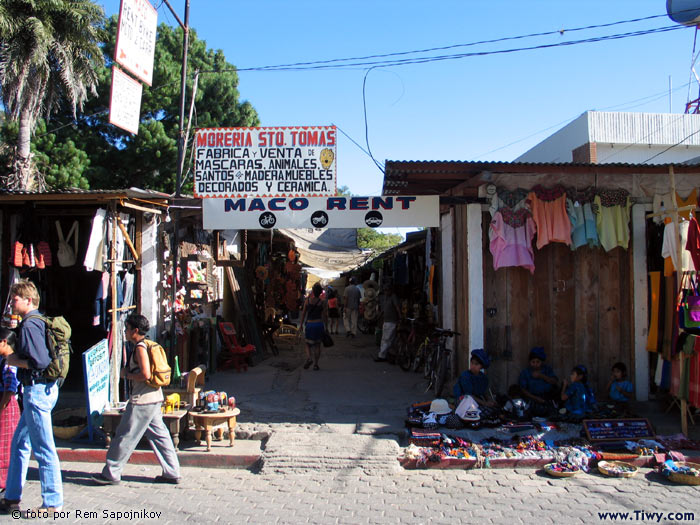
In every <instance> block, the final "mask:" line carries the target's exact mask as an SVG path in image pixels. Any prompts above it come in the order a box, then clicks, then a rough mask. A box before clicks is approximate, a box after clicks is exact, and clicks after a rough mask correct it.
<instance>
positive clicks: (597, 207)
mask: <svg viewBox="0 0 700 525" xmlns="http://www.w3.org/2000/svg"><path fill="white" fill-rule="evenodd" d="M631 206H632V202H631V201H630V198H629V193H628V192H627V191H626V190H621V189H620V190H600V191H599V192H598V195H596V196H595V199H594V200H593V212H594V213H595V214H596V228H597V230H598V238H599V239H600V244H601V246H602V247H603V249H604V250H605V251H606V252H609V251H610V250H612V249H613V248H616V247H618V246H622V247H623V248H624V249H625V250H626V249H627V247H628V246H629V242H630V228H629V222H630V207H631Z"/></svg>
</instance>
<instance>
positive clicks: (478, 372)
mask: <svg viewBox="0 0 700 525" xmlns="http://www.w3.org/2000/svg"><path fill="white" fill-rule="evenodd" d="M490 363H491V360H490V359H489V356H488V354H487V353H486V351H485V350H484V349H483V348H477V349H476V350H472V357H471V359H470V361H469V370H465V371H464V372H462V375H460V376H459V379H458V380H457V383H455V386H454V388H453V389H452V393H453V394H454V397H455V401H459V400H460V399H461V398H462V397H464V396H472V397H473V398H474V400H475V401H476V402H477V403H479V404H480V405H484V406H488V407H495V406H497V404H496V402H495V401H494V400H493V399H491V396H490V395H489V378H488V377H486V372H485V370H486V369H487V368H488V367H489V364H490Z"/></svg>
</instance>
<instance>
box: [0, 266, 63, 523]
mask: <svg viewBox="0 0 700 525" xmlns="http://www.w3.org/2000/svg"><path fill="white" fill-rule="evenodd" d="M10 298H11V299H10V300H11V305H12V313H14V314H18V315H20V316H21V317H22V323H21V324H20V326H19V341H18V344H17V348H16V352H15V353H14V354H11V355H9V356H8V357H7V363H8V364H9V365H11V366H15V367H17V379H18V380H19V382H20V383H22V386H23V387H24V396H23V399H24V407H23V411H22V415H21V417H20V419H19V423H18V424H17V428H16V429H15V433H14V436H13V437H12V448H11V450H10V467H9V469H8V472H7V486H6V489H5V497H4V498H3V499H2V500H0V513H2V514H10V513H13V512H16V511H18V510H19V504H20V500H21V499H22V488H23V486H24V482H25V479H26V476H27V468H28V466H29V458H30V455H31V453H32V452H33V453H34V457H35V458H36V460H37V462H38V463H39V480H40V482H41V497H42V505H41V507H39V509H37V510H39V511H40V512H41V513H45V512H58V511H60V510H61V509H62V507H63V482H62V480H61V465H60V463H59V460H58V454H57V453H56V444H55V443H54V439H53V426H52V423H51V411H52V410H53V407H54V406H55V405H56V401H57V400H58V389H59V384H58V382H57V380H56V379H57V378H56V377H45V376H44V370H45V369H47V368H48V367H49V365H50V364H52V359H51V353H50V351H49V347H48V342H47V323H46V321H45V320H44V319H46V318H44V317H43V316H41V315H40V314H39V312H38V308H39V291H38V290H37V289H36V286H35V285H34V283H32V282H31V281H29V280H26V279H23V280H21V281H19V282H16V283H15V284H13V285H12V286H11V287H10Z"/></svg>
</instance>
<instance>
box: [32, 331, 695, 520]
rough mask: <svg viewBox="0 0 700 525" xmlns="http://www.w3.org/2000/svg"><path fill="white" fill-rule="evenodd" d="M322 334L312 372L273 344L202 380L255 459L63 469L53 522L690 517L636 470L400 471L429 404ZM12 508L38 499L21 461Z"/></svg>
mask: <svg viewBox="0 0 700 525" xmlns="http://www.w3.org/2000/svg"><path fill="white" fill-rule="evenodd" d="M336 339H337V344H336V346H334V347H332V348H331V349H326V350H325V351H324V358H323V359H322V360H321V370H319V371H312V370H303V368H302V364H303V362H304V357H303V353H302V351H301V349H300V348H283V349H281V352H280V355H279V356H276V357H273V358H270V359H268V360H266V361H264V362H263V363H261V364H259V365H258V366H256V367H252V368H250V370H249V371H248V372H243V373H236V372H224V373H221V372H220V373H217V374H214V375H212V377H211V380H210V382H209V383H208V384H207V388H215V389H217V390H225V391H227V392H228V393H229V394H232V395H234V396H235V397H236V398H237V400H238V404H239V407H240V408H241V416H240V418H239V427H238V429H237V430H238V432H237V434H238V435H239V437H248V438H255V439H263V443H264V445H263V446H264V451H263V463H262V465H260V466H258V467H256V469H254V470H253V471H249V470H234V469H211V468H192V467H187V468H184V469H183V476H184V481H183V484H181V485H179V486H170V485H154V484H153V483H152V482H151V480H152V478H153V477H154V476H156V475H157V474H160V469H159V468H158V467H153V466H141V465H128V466H127V468H126V470H125V477H124V481H123V482H122V484H121V485H119V486H114V487H95V486H93V485H92V484H91V483H90V481H89V477H90V475H92V474H94V473H97V472H99V470H100V468H101V465H98V464H91V463H64V464H63V465H62V467H63V471H64V480H65V483H64V490H65V501H66V506H65V510H64V512H65V513H66V517H65V518H63V519H61V518H58V521H59V522H63V523H126V522H132V523H159V524H162V523H182V522H193V523H217V522H218V523H451V524H453V523H508V524H509V525H512V524H516V523H538V524H539V523H604V522H606V521H630V522H638V523H657V522H662V523H663V522H668V523H671V522H673V523H678V522H681V523H683V522H684V520H683V518H684V516H682V515H679V516H675V515H674V516H672V517H673V518H678V519H675V520H673V521H671V520H667V519H661V520H658V519H657V516H656V515H654V517H653V518H648V515H647V513H664V515H666V514H667V513H669V512H672V513H682V514H683V513H693V514H694V515H693V516H692V519H687V520H685V522H687V523H692V522H697V521H700V497H699V496H700V488H699V487H689V486H677V485H672V484H670V483H669V482H667V481H666V480H664V479H663V478H661V477H660V476H658V475H657V474H656V473H654V472H652V471H650V470H649V469H642V471H640V473H639V474H638V475H637V476H636V477H635V478H632V479H627V480H621V479H610V478H604V477H602V476H601V475H599V474H597V473H593V474H580V475H579V476H577V477H576V478H573V479H566V480H559V479H552V478H550V477H548V476H546V475H544V474H542V473H541V471H536V470H534V469H529V468H528V469H516V470H512V469H503V470H500V469H499V470H434V469H428V470H414V471H406V470H403V469H401V468H400V467H399V465H398V463H397V461H396V458H397V456H398V454H399V453H400V451H401V447H400V444H403V440H404V436H403V431H404V426H403V419H404V416H405V410H406V407H407V406H408V405H409V404H410V403H411V402H415V401H422V400H426V399H430V398H431V397H430V395H429V394H425V393H424V392H423V387H424V384H423V382H422V376H421V375H419V374H412V373H404V372H402V371H401V370H399V369H398V368H397V367H395V366H391V365H388V364H386V363H381V364H378V363H374V362H373V361H372V360H371V355H372V353H373V352H374V351H375V347H374V341H373V338H371V337H369V336H362V337H360V338H358V339H355V340H347V339H346V338H345V337H343V336H337V337H336ZM23 503H25V504H26V505H27V506H36V505H38V504H39V503H40V497H39V483H38V481H37V472H36V469H35V468H33V469H32V470H31V471H30V481H29V482H28V483H27V486H26V491H25V498H24V502H23ZM635 511H636V514H635ZM604 512H627V513H630V514H629V517H628V518H627V519H622V520H621V519H619V517H618V519H617V520H612V519H610V518H609V517H608V518H607V519H604V518H603V517H599V514H598V513H604ZM105 513H106V514H105ZM117 513H122V514H117ZM129 513H131V514H129ZM642 513H644V514H642ZM643 518H644V519H643ZM647 518H648V519H647ZM686 518H690V517H689V516H686Z"/></svg>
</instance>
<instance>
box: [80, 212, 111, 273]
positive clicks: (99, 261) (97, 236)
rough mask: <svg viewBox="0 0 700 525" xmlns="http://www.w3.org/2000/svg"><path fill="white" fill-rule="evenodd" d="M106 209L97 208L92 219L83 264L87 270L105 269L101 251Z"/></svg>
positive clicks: (101, 270)
mask: <svg viewBox="0 0 700 525" xmlns="http://www.w3.org/2000/svg"><path fill="white" fill-rule="evenodd" d="M106 214H107V210H104V209H102V208H99V209H98V210H97V211H96V212H95V217H94V218H93V219H92V230H91V231H90V241H89V242H88V247H87V251H86V252H85V259H84V261H83V266H85V269H86V270H87V271H88V272H91V271H93V270H97V271H98V272H103V271H105V268H104V262H103V256H102V251H103V247H104V239H105V215H106Z"/></svg>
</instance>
